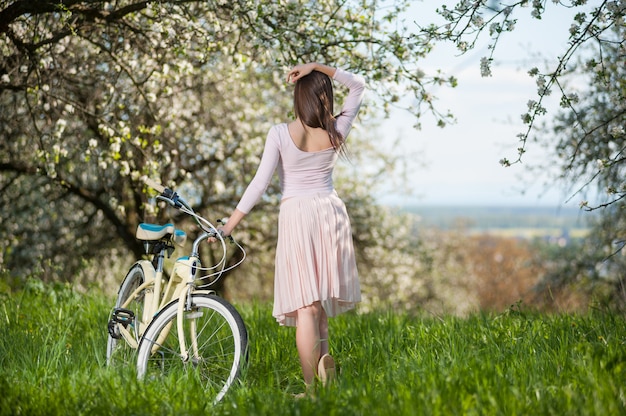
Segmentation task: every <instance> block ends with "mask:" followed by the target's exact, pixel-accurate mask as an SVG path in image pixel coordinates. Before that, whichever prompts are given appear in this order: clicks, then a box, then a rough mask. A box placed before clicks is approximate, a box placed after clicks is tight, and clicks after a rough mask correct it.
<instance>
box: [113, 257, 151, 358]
mask: <svg viewBox="0 0 626 416" xmlns="http://www.w3.org/2000/svg"><path fill="white" fill-rule="evenodd" d="M145 280H146V278H145V275H144V271H143V268H142V267H141V265H140V264H135V265H134V266H133V267H132V268H131V269H130V270H129V272H128V274H127V275H126V277H125V278H124V280H123V281H122V284H121V285H120V289H119V291H118V294H117V300H116V301H115V307H114V308H113V310H112V311H111V315H110V317H109V324H108V332H109V336H108V340H107V365H109V366H128V365H129V364H130V365H133V364H134V363H135V354H136V352H137V346H138V344H139V337H140V336H141V332H142V329H144V328H142V326H143V324H141V320H142V318H143V309H144V303H145V297H146V292H147V291H146V289H144V290H141V291H139V292H137V294H136V295H135V296H134V297H133V298H132V299H131V296H133V293H134V292H135V291H136V290H137V289H138V288H139V287H140V286H141V285H142V284H143V283H144V282H145ZM150 290H151V289H150Z"/></svg>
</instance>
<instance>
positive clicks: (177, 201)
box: [107, 180, 248, 403]
mask: <svg viewBox="0 0 626 416" xmlns="http://www.w3.org/2000/svg"><path fill="white" fill-rule="evenodd" d="M145 182H146V184H147V185H148V186H150V187H152V188H153V189H155V190H156V191H158V193H159V195H158V196H157V199H158V200H162V201H165V202H166V203H167V204H169V205H171V206H172V207H174V208H176V209H178V210H179V211H181V212H183V213H185V214H187V215H189V216H191V217H193V218H194V220H195V222H196V224H197V225H198V227H199V228H200V233H199V235H198V237H197V238H196V239H195V240H194V242H193V244H192V248H191V252H190V254H189V255H188V256H184V257H180V258H178V259H177V260H176V261H175V263H174V265H173V268H172V271H171V273H170V275H169V278H166V275H165V273H164V272H165V266H164V264H165V261H164V260H165V256H166V255H167V256H168V257H170V256H171V255H172V253H173V252H174V249H175V245H178V246H181V247H184V243H185V241H186V238H187V236H186V233H185V232H184V231H182V230H179V229H176V228H175V227H174V225H173V224H171V223H168V224H165V225H157V224H146V223H142V224H139V226H138V227H137V232H136V237H137V239H139V240H140V241H143V242H144V246H145V248H146V254H149V255H152V260H151V261H150V260H138V261H137V262H135V263H134V264H133V266H132V267H131V268H130V270H129V272H128V274H127V275H126V277H125V278H124V280H123V281H122V284H121V285H120V288H119V290H118V295H117V299H116V302H115V306H114V308H113V309H112V311H111V314H110V317H109V322H108V334H109V336H108V342H107V364H108V365H110V366H114V365H118V364H122V365H128V364H132V363H134V364H135V365H136V368H137V377H138V378H139V379H140V380H141V379H144V378H146V377H150V378H155V377H158V376H161V375H167V374H170V373H172V372H174V371H179V370H182V371H195V372H196V373H197V375H198V376H199V377H200V380H201V382H202V383H203V386H204V387H205V390H206V391H207V394H209V395H211V394H212V395H214V398H213V402H214V403H216V402H218V401H220V400H221V399H222V398H223V397H224V395H225V394H226V392H227V391H228V389H229V388H230V387H231V386H232V384H233V383H234V382H235V380H236V379H237V378H238V377H239V376H240V372H241V370H242V368H243V366H244V365H245V363H246V362H247V351H248V349H247V348H248V333H247V330H246V327H245V324H244V322H243V319H242V318H241V315H240V314H239V312H237V310H236V309H235V308H234V307H233V306H232V305H231V304H230V303H228V302H227V301H226V300H224V299H223V298H221V297H219V296H218V295H217V294H216V293H215V292H214V291H213V290H211V286H213V285H215V283H216V282H218V281H219V279H220V277H221V276H222V275H223V273H224V272H226V271H228V270H231V269H233V268H235V267H237V266H238V265H240V264H241V263H242V262H243V261H244V259H245V250H244V249H243V247H241V245H239V244H238V243H237V242H236V241H235V240H234V239H233V238H232V237H226V238H225V237H223V236H222V234H221V233H220V232H219V231H218V230H217V228H216V227H215V226H214V225H213V224H211V223H210V222H209V221H208V220H206V219H205V218H203V217H202V216H200V215H198V214H197V213H195V212H194V210H193V209H192V208H191V206H190V205H189V204H188V203H187V202H186V201H185V200H184V199H183V198H182V197H181V196H180V195H178V194H177V193H176V192H174V191H173V190H171V189H169V188H165V187H163V186H161V185H160V184H158V183H156V182H153V181H151V180H146V181H145ZM211 237H213V238H215V239H216V240H217V241H219V242H221V246H222V256H221V259H220V260H219V261H217V262H216V263H215V264H214V265H213V266H211V267H202V265H201V263H200V258H199V253H198V249H199V245H200V243H201V242H202V241H204V240H206V239H208V238H211ZM226 239H229V240H230V242H231V243H234V244H235V245H236V246H237V247H238V249H239V250H241V252H242V258H241V259H240V260H239V261H238V262H237V263H236V264H234V265H231V266H228V267H227V266H226V258H227V256H226V254H227V247H226ZM203 273H206V274H203ZM135 360H136V362H135Z"/></svg>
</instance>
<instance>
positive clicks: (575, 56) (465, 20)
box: [420, 0, 626, 298]
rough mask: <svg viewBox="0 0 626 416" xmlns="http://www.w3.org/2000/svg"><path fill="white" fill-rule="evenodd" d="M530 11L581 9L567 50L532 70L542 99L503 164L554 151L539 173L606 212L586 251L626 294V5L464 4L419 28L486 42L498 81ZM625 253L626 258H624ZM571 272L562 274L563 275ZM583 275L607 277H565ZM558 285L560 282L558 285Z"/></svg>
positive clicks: (488, 70) (460, 40) (464, 45)
mask: <svg viewBox="0 0 626 416" xmlns="http://www.w3.org/2000/svg"><path fill="white" fill-rule="evenodd" d="M524 8H527V9H528V10H529V11H530V15H531V17H532V18H534V19H537V20H541V18H542V16H545V15H546V14H547V13H559V12H561V11H563V9H564V8H567V9H571V10H574V11H575V13H574V14H573V20H572V22H571V26H570V27H569V38H568V43H567V46H566V47H565V49H564V50H563V51H562V53H560V54H559V55H558V56H556V57H549V59H547V64H546V68H545V69H543V68H538V67H533V68H528V74H529V76H531V77H532V78H534V79H535V80H536V86H537V93H536V97H534V98H531V99H529V101H528V102H527V108H526V111H525V112H524V113H523V114H522V116H521V117H522V122H523V123H524V124H525V126H526V127H525V131H523V132H522V133H520V134H519V135H518V137H519V140H520V144H519V147H518V149H517V157H516V159H515V160H513V161H510V160H509V159H507V158H503V159H502V160H501V163H502V165H504V166H510V165H512V164H515V163H519V162H521V161H522V159H523V155H524V153H525V152H526V149H527V147H528V146H530V145H531V143H535V144H536V145H539V146H542V147H544V148H545V149H546V153H547V154H550V155H552V159H553V160H550V161H548V162H545V164H543V162H542V164H541V165H540V164H539V163H535V165H539V166H538V167H539V172H540V177H542V178H544V180H546V182H547V183H551V184H553V183H555V182H557V181H560V182H561V183H563V184H565V185H566V186H567V187H568V188H569V189H570V191H571V193H572V195H571V198H574V197H581V202H580V205H581V207H583V208H585V209H587V210H589V211H591V210H598V211H601V212H600V215H601V216H602V218H601V220H600V221H599V223H598V224H599V225H598V227H596V228H595V229H594V230H593V232H592V237H593V238H592V239H591V240H590V241H589V244H587V245H586V246H585V249H586V252H585V253H584V257H585V259H586V260H585V263H594V265H593V267H591V268H592V269H598V270H604V271H607V270H613V271H615V273H614V275H613V276H612V277H611V279H612V280H614V281H615V282H616V288H617V290H618V292H617V295H618V297H621V298H623V296H624V295H623V293H624V287H625V283H624V277H623V272H622V270H623V263H624V260H623V256H624V254H623V250H622V247H623V246H624V241H626V238H625V235H626V228H625V225H624V224H625V219H626V202H625V198H626V182H625V181H624V178H626V169H625V167H626V157H625V152H626V130H625V126H626V83H625V81H624V80H625V79H626V78H625V76H624V75H625V74H624V56H625V55H626V41H625V39H626V33H625V30H626V24H625V20H624V19H625V14H626V2H624V1H623V0H617V1H609V0H604V1H600V2H588V1H586V0H572V1H559V0H553V1H551V2H549V1H547V0H533V1H530V0H519V1H513V2H511V3H508V4H505V3H503V2H497V1H487V0H480V1H469V0H463V1H457V2H455V5H454V6H453V7H449V6H447V5H442V6H441V7H439V8H438V13H439V14H440V15H441V16H442V17H443V19H444V20H445V22H446V23H445V24H441V25H432V26H430V27H426V28H421V30H420V33H421V34H422V36H426V37H427V38H429V39H433V40H436V41H446V42H453V43H454V44H455V45H456V47H457V48H458V50H459V51H460V52H461V53H467V52H468V51H470V50H472V49H474V48H476V47H477V46H478V45H480V44H481V42H480V40H481V39H482V37H485V36H486V37H487V38H488V39H489V44H488V53H487V56H484V57H483V58H482V59H481V64H480V65H481V74H482V75H483V76H490V75H491V74H492V64H493V63H494V62H495V60H496V57H497V49H498V45H499V43H500V40H501V39H502V38H504V37H505V36H508V35H509V34H510V33H511V32H513V31H514V30H515V29H516V28H517V22H518V18H519V16H520V14H521V13H523V9H524ZM550 8H552V9H551V10H549V9H550ZM559 9H560V10H559ZM553 93H555V94H558V96H557V97H556V98H557V100H558V102H559V104H560V110H557V111H556V112H555V113H554V114H551V117H550V119H549V120H548V121H547V122H545V123H544V124H542V123H541V122H540V120H541V119H542V117H545V116H546V115H547V114H548V107H547V104H546V102H547V101H549V99H550V97H551V95H552V94H553ZM531 163H532V161H531ZM548 166H550V167H552V166H556V167H558V172H557V174H556V177H553V176H549V177H547V176H546V171H550V169H546V168H548ZM620 251H622V254H621V255H620V254H617V253H619V252H620ZM567 271H568V270H562V271H561V273H558V276H563V274H564V273H565V272H567ZM570 271H571V270H570ZM581 275H584V276H586V277H588V278H591V279H596V280H597V278H598V276H599V274H598V273H587V272H586V271H584V270H582V269H581V270H578V271H576V272H575V273H573V274H571V275H569V276H568V277H567V279H570V282H572V283H573V282H575V281H576V280H577V279H579V278H580V276H581ZM559 279H560V278H556V279H555V280H554V281H553V282H552V284H555V285H556V284H557V283H558V281H557V280H559ZM599 283H600V284H603V283H602V282H599ZM620 288H621V289H620Z"/></svg>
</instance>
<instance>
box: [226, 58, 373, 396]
mask: <svg viewBox="0 0 626 416" xmlns="http://www.w3.org/2000/svg"><path fill="white" fill-rule="evenodd" d="M331 78H332V79H334V80H336V81H337V82H339V83H341V84H343V85H345V86H346V87H348V88H349V90H350V92H349V94H348V96H347V97H346V100H345V102H344V105H343V108H342V110H341V113H340V114H339V115H338V116H337V117H334V116H333V86H332V81H331ZM287 82H293V83H295V89H294V113H295V116H296V119H295V120H293V121H291V122H290V123H284V124H279V125H276V126H274V127H272V128H271V129H270V131H269V133H268V136H267V140H266V143H265V149H264V151H263V156H262V158H261V162H260V164H259V168H258V170H257V172H256V175H255V177H254V178H253V180H252V181H251V182H250V184H249V185H248V188H247V189H246V191H245V193H244V194H243V196H242V198H241V200H240V202H239V204H238V205H237V208H236V209H235V210H234V211H233V213H232V215H231V216H230V218H229V219H228V222H227V223H226V224H225V225H224V226H223V227H221V232H222V233H223V234H224V235H230V234H231V233H232V231H233V229H234V228H235V227H236V226H237V224H239V222H240V221H241V219H242V218H243V217H244V216H245V215H246V214H247V213H249V212H250V210H251V209H252V208H253V207H254V205H255V204H256V203H257V202H258V201H259V199H260V198H261V196H262V195H263V193H264V192H265V190H266V189H267V186H268V184H269V182H270V180H271V178H272V175H273V174H274V171H275V170H276V168H277V167H278V175H279V179H280V187H281V192H282V200H281V205H280V213H279V220H278V245H277V247H276V265H275V268H276V273H275V281H274V310H273V315H274V317H275V318H276V320H277V321H278V322H279V323H280V324H281V325H288V326H296V345H297V349H298V354H299V356H300V364H301V366H302V373H303V376H304V382H305V384H306V387H307V391H308V392H311V391H312V390H311V389H312V388H313V383H314V381H315V377H316V376H318V377H319V378H320V380H321V381H322V383H324V384H325V383H326V382H327V381H329V380H330V379H332V378H333V377H334V375H335V363H334V360H333V359H332V357H331V356H330V355H329V354H328V317H329V316H331V317H332V316H335V315H337V314H339V313H342V312H345V311H347V310H350V309H352V308H354V306H355V304H356V303H357V302H359V301H360V300H361V292H360V286H359V279H358V274H357V269H356V262H355V256H354V248H353V245H352V233H351V230H350V221H349V218H348V214H347V212H346V208H345V205H344V204H343V202H342V201H341V199H339V197H338V196H337V193H336V192H335V190H334V188H333V182H332V172H333V167H334V166H335V162H336V161H337V158H338V155H339V154H340V153H341V152H342V151H344V150H345V149H344V148H343V147H344V145H345V139H346V137H347V135H348V132H349V131H350V128H351V127H352V123H353V121H354V119H355V117H356V115H357V112H358V110H359V107H360V105H361V101H362V98H363V93H364V90H365V83H364V80H363V78H361V77H359V76H356V75H354V74H351V73H349V72H346V71H343V70H341V69H336V68H332V67H330V66H327V65H322V64H319V63H307V64H303V65H297V66H295V67H294V68H293V69H291V71H289V73H288V74H287Z"/></svg>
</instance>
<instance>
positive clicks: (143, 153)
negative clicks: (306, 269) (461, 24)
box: [0, 0, 454, 281]
mask: <svg viewBox="0 0 626 416" xmlns="http://www.w3.org/2000/svg"><path fill="white" fill-rule="evenodd" d="M407 4H408V2H407V1H400V2H394V5H392V6H391V7H389V6H385V7H384V8H377V2H376V1H363V2H356V1H355V2H352V1H350V2H343V1H335V0H324V1H317V2H310V1H303V0H302V1H290V2H262V3H259V2H256V1H249V0H237V1H200V0H187V1H171V0H162V1H143V0H141V1H140V0H122V1H116V2H105V1H93V0H91V1H79V0H64V1H57V0H39V1H31V0H3V1H1V2H0V49H1V51H2V55H3V57H4V58H3V61H2V63H1V64H0V106H1V107H2V109H3V111H2V112H0V139H1V140H0V190H1V191H2V192H0V195H1V196H0V217H1V218H2V223H3V225H4V224H6V225H5V226H4V227H2V230H0V236H1V237H2V239H3V241H5V242H6V244H5V245H3V249H2V251H0V256H1V257H0V262H1V263H2V264H3V265H4V267H5V268H7V269H9V270H10V271H11V272H12V273H14V274H15V275H17V276H24V275H37V274H39V273H40V271H41V270H47V272H46V273H44V277H45V278H48V279H61V280H68V281H69V280H72V279H73V278H74V277H75V276H76V274H77V272H78V271H80V270H84V268H85V267H86V266H88V264H85V263H84V262H83V260H82V259H90V260H91V263H93V262H96V265H95V266H94V267H96V268H97V267H98V266H99V265H101V264H102V263H103V260H102V259H103V258H105V259H106V258H110V257H111V254H110V253H111V250H116V251H118V252H117V253H115V252H114V253H113V254H114V255H116V254H118V255H123V254H124V253H127V252H129V251H130V252H132V253H134V255H135V256H139V255H141V254H142V247H141V245H140V244H139V243H138V242H137V241H135V239H134V231H135V229H136V226H137V224H138V223H139V222H140V221H142V220H147V221H150V220H155V219H158V220H161V221H162V220H164V219H166V217H167V213H164V212H159V213H158V216H157V217H155V215H157V213H155V212H154V207H152V206H151V205H150V204H148V203H147V201H148V198H147V197H146V194H145V191H146V189H144V188H143V186H142V184H141V182H140V179H141V178H142V177H145V176H149V177H152V178H158V179H159V180H160V181H161V182H163V183H165V184H168V185H171V186H174V187H176V188H177V189H180V190H183V191H187V192H183V193H184V194H191V196H192V197H193V202H194V206H195V207H196V208H197V209H198V210H199V211H201V212H209V217H214V218H217V217H221V216H223V215H224V214H226V213H228V212H230V210H231V209H232V207H233V206H234V205H235V204H236V202H237V200H238V198H239V197H240V196H241V194H242V191H243V187H244V186H245V185H246V184H247V183H248V181H249V180H250V179H251V178H252V176H253V175H254V173H255V169H256V167H257V165H258V162H259V157H260V154H261V151H262V147H263V142H264V138H265V135H266V132H267V130H268V128H269V126H270V125H272V124H274V123H277V122H280V121H284V120H285V119H286V117H287V116H288V114H289V111H290V108H291V104H290V90H289V88H288V87H287V85H286V83H285V82H284V74H285V69H286V68H288V67H289V66H290V65H293V64H294V63H298V62H301V61H305V60H320V61H324V62H328V63H331V64H334V65H337V66H340V67H344V68H347V69H349V70H352V71H355V72H359V73H363V74H364V75H365V76H367V77H368V79H369V81H370V91H371V95H370V97H371V98H372V102H373V101H374V100H375V101H377V102H379V103H381V104H382V109H383V111H384V110H385V108H386V107H387V106H388V105H390V104H392V103H394V102H396V101H397V100H398V96H399V94H400V92H399V90H398V86H399V85H400V84H401V83H402V87H403V89H404V90H403V92H402V93H403V94H404V93H405V92H406V91H411V93H412V94H413V95H414V97H415V104H416V106H415V108H414V110H415V112H416V113H420V112H421V111H423V110H424V111H431V112H432V113H433V114H435V116H436V118H437V119H438V120H439V121H440V122H441V123H444V124H445V120H446V119H447V117H448V115H445V114H440V113H438V112H437V111H436V110H435V109H434V107H433V106H432V103H431V102H430V101H428V100H425V99H424V97H426V96H427V95H428V94H427V93H426V91H427V88H428V87H429V86H432V85H442V84H449V85H453V84H454V79H452V78H451V79H444V78H441V77H440V76H439V75H437V74H435V75H433V76H429V75H427V74H425V73H424V72H423V71H417V70H416V68H417V61H418V60H419V59H420V58H421V57H422V56H423V55H424V54H425V53H426V52H427V51H428V45H425V44H423V43H422V40H421V39H419V38H415V37H409V36H405V34H404V31H405V30H406V28H405V25H404V23H403V22H401V21H400V20H399V18H398V16H399V14H400V13H401V12H402V11H403V10H404V8H405V7H406V5H407ZM338 93H339V96H340V97H341V95H342V94H343V92H342V91H338ZM340 97H339V98H340ZM366 107H367V106H366ZM379 108H380V107H379ZM366 110H367V108H366ZM375 111H376V110H375V107H374V106H371V107H370V113H374V112H375ZM366 113H367V111H365V112H364V116H366V115H367V114H366ZM358 134H359V133H358V132H357V131H355V132H353V133H352V137H355V136H357V135H358ZM353 150H354V152H355V153H357V152H359V149H358V147H356V146H355V147H354V149H353ZM373 150H375V151H376V152H377V153H375V154H372V156H371V158H373V159H374V158H375V156H376V155H377V154H380V152H381V151H380V149H376V148H374V149H373ZM369 151H372V149H369ZM397 156H398V155H395V156H394V155H391V157H390V158H389V157H388V158H387V160H389V161H392V160H393V158H394V157H397ZM388 168H391V169H392V170H393V166H388ZM368 179H370V180H373V177H372V176H369V175H363V176H362V177H361V180H363V181H367V180H368ZM361 191H363V192H365V193H364V194H362V195H361V194H359V195H355V198H356V200H362V199H364V198H366V196H365V195H366V194H367V193H369V192H372V190H371V189H365V188H361ZM277 192H278V189H277V184H275V183H274V184H272V185H271V187H270V189H269V190H268V194H267V198H265V199H263V201H262V202H261V203H260V205H259V206H258V207H257V209H256V212H257V214H256V215H255V216H253V217H251V218H250V219H249V221H248V222H247V223H246V224H245V225H244V226H243V227H241V228H242V229H243V230H246V233H245V235H243V236H242V238H241V239H242V240H244V242H248V241H249V242H250V246H251V247H252V246H253V247H254V250H255V254H259V253H271V246H272V245H273V230H272V227H273V225H272V224H273V222H272V221H271V219H272V218H273V217H271V216H270V215H269V214H268V213H269V212H272V211H273V210H274V209H275V207H276V205H277ZM346 194H347V195H346V197H347V199H349V198H350V196H349V195H350V194H348V193H346ZM358 218H362V217H360V216H358ZM174 219H176V218H174ZM363 220H367V221H372V220H375V219H372V218H368V217H365V218H363ZM363 227H365V224H363ZM189 232H190V233H191V235H192V236H193V231H192V230H189ZM205 250H207V251H208V250H209V249H208V248H205ZM206 255H210V253H206ZM269 258H270V257H269V255H268V256H265V258H264V259H263V261H264V262H265V263H268V262H269V261H270V260H268V259H269ZM47 263H51V264H56V265H61V264H62V265H63V267H62V268H61V270H55V269H51V268H49V267H48V268H47V269H46V267H45V265H46V264H47Z"/></svg>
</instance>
